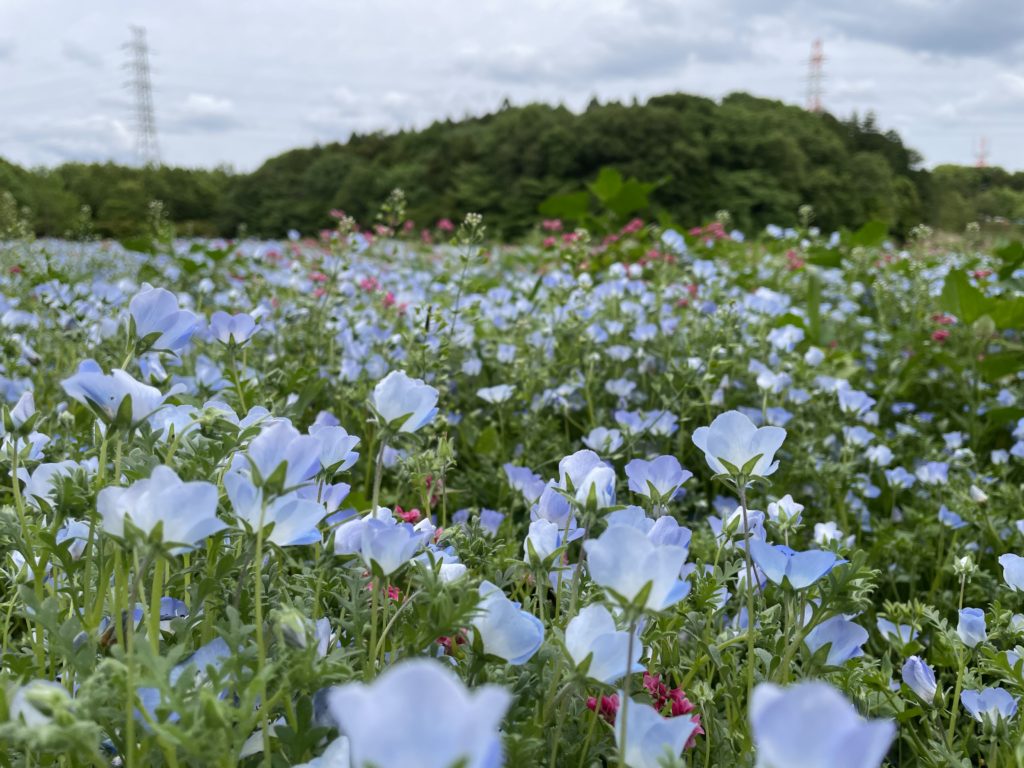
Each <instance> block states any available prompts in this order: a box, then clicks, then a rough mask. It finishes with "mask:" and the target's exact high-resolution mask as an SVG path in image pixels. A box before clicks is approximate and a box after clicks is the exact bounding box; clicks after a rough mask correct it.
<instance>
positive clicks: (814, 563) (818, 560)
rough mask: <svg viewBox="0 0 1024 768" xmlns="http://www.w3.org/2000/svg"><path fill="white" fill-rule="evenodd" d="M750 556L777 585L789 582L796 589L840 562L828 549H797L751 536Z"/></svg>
mask: <svg viewBox="0 0 1024 768" xmlns="http://www.w3.org/2000/svg"><path fill="white" fill-rule="evenodd" d="M750 557H751V558H752V559H753V561H754V563H756V564H757V567H758V568H760V569H761V570H762V571H764V575H765V576H767V577H768V580H769V581H771V582H772V583H773V584H782V582H783V580H785V581H788V582H789V583H790V585H791V586H792V587H793V588H794V589H804V588H806V587H809V586H811V584H813V583H814V582H816V581H817V580H818V579H820V578H821V577H822V576H824V575H825V574H826V573H828V572H829V571H831V570H832V568H833V567H834V566H835V564H836V563H837V562H838V558H837V557H836V555H835V553H833V552H829V551H827V550H824V549H810V550H807V551H806V552H796V551H794V550H792V549H790V548H789V547H786V546H783V545H781V544H780V545H777V546H772V545H771V544H766V543H765V542H763V541H761V540H760V539H756V538H751V540H750Z"/></svg>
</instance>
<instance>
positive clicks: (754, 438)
mask: <svg viewBox="0 0 1024 768" xmlns="http://www.w3.org/2000/svg"><path fill="white" fill-rule="evenodd" d="M785 439H786V430H784V429H782V427H760V428H758V427H757V426H755V425H754V422H752V421H751V420H750V418H749V417H747V416H744V415H743V414H742V413H740V412H739V411H727V412H726V413H723V414H721V415H719V416H717V417H715V420H714V421H712V422H711V426H710V427H700V428H699V429H697V430H695V431H694V433H693V444H694V445H696V446H697V447H698V448H699V449H700V450H701V451H703V452H704V458H705V460H706V461H707V463H708V466H710V467H711V469H713V470H714V471H715V472H716V473H718V474H722V475H733V474H736V473H738V472H741V471H742V470H743V469H744V467H746V466H747V465H748V464H751V463H752V462H753V463H752V465H751V467H750V469H749V471H748V472H747V474H749V475H752V476H755V477H768V476H769V475H771V474H774V473H775V470H776V469H778V468H779V462H777V461H774V459H775V452H776V451H778V450H779V448H781V447H782V443H783V441H784V440H785ZM755 459H756V461H755ZM727 465H728V466H727Z"/></svg>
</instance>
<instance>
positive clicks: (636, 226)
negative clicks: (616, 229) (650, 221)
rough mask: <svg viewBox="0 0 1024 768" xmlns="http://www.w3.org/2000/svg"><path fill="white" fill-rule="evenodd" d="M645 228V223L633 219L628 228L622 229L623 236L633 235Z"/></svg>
mask: <svg viewBox="0 0 1024 768" xmlns="http://www.w3.org/2000/svg"><path fill="white" fill-rule="evenodd" d="M643 228H644V222H643V220H642V219H633V220H631V221H630V222H629V223H628V224H627V225H626V226H624V227H623V228H622V234H624V235H631V234H633V233H634V232H639V231H640V230H641V229H643Z"/></svg>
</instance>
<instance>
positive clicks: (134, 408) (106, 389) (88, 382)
mask: <svg viewBox="0 0 1024 768" xmlns="http://www.w3.org/2000/svg"><path fill="white" fill-rule="evenodd" d="M61 386H62V387H63V388H64V391H65V392H66V393H67V394H68V397H70V398H72V399H74V400H77V401H78V402H80V403H82V404H83V405H86V406H88V407H90V408H91V409H92V410H93V412H94V413H95V414H96V415H97V416H98V417H99V418H100V419H102V420H103V421H104V422H105V423H107V424H112V423H114V421H115V420H116V419H117V418H118V416H119V415H120V412H121V408H122V404H123V403H124V402H125V399H126V398H127V399H128V401H129V403H130V410H129V412H128V413H127V420H128V423H127V424H124V425H123V426H130V427H135V426H136V425H138V424H140V423H142V422H143V421H145V420H146V419H147V418H148V417H149V416H151V415H152V414H153V413H154V412H155V411H156V410H157V409H158V408H160V407H161V406H162V405H163V403H164V400H165V399H166V397H169V396H170V394H171V393H169V394H168V395H167V396H165V395H163V394H161V392H160V390H159V389H157V388H156V387H151V386H149V385H148V384H143V383H142V382H141V381H136V380H135V379H134V378H133V377H132V376H131V375H130V374H128V373H126V372H125V371H122V370H120V369H118V368H115V369H114V370H113V371H111V372H110V374H109V375H108V374H105V373H103V370H102V369H101V368H100V367H99V366H98V365H97V364H96V363H95V362H93V361H92V360H86V361H84V362H83V363H82V364H81V365H79V366H78V371H77V372H76V373H75V374H74V375H72V376H69V377H68V378H66V379H64V380H63V381H62V382H61Z"/></svg>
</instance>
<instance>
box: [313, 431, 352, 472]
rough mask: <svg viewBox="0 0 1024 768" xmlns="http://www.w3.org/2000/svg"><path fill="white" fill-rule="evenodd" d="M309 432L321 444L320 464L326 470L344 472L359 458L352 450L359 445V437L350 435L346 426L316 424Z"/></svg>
mask: <svg viewBox="0 0 1024 768" xmlns="http://www.w3.org/2000/svg"><path fill="white" fill-rule="evenodd" d="M309 434H310V436H311V437H313V438H314V439H315V440H316V441H317V442H318V443H319V444H320V466H321V467H322V468H323V469H325V470H326V469H333V470H334V471H335V472H344V471H345V470H346V469H348V468H349V467H351V466H352V465H353V464H355V463H356V460H357V459H358V458H359V454H358V453H357V452H356V451H353V450H352V449H353V448H355V447H356V446H357V445H359V438H358V437H356V436H355V435H350V434H349V433H348V432H347V431H345V428H344V427H336V426H330V425H326V424H314V425H313V426H311V427H310V428H309Z"/></svg>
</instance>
